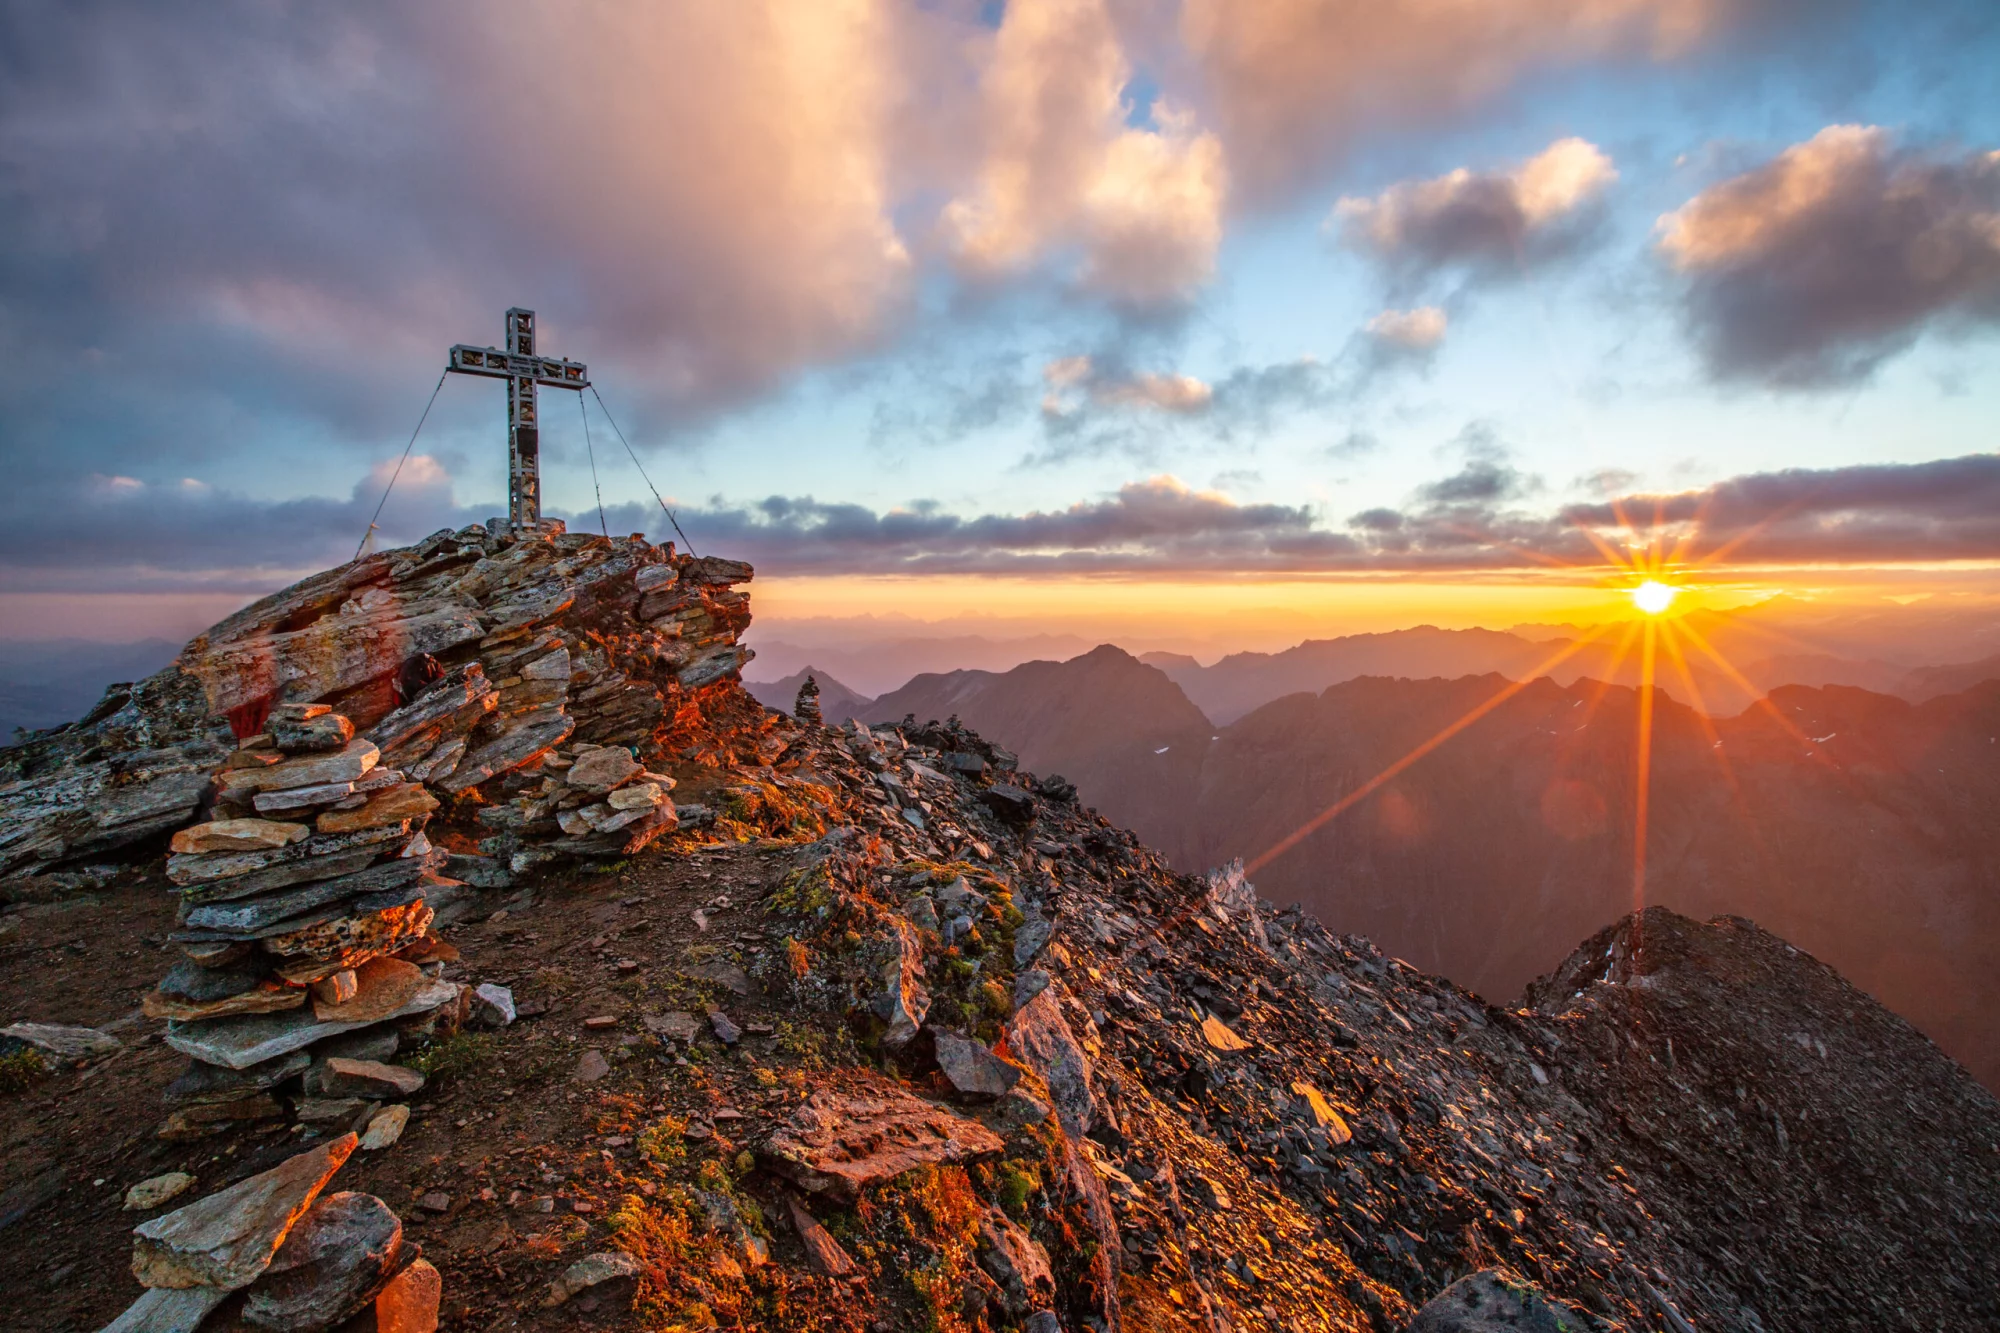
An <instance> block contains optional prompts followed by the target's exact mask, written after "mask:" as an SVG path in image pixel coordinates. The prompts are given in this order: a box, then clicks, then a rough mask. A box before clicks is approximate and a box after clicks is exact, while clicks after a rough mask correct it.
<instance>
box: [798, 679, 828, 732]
mask: <svg viewBox="0 0 2000 1333" xmlns="http://www.w3.org/2000/svg"><path fill="white" fill-rule="evenodd" d="M792 716H793V717H795V718H797V719H798V720H799V721H801V722H803V723H805V724H806V725H807V726H809V727H817V726H819V725H820V723H821V721H822V718H821V716H820V711H819V681H817V680H815V679H814V678H813V677H811V676H807V677H806V678H805V680H804V681H802V682H801V683H800V684H799V696H798V698H797V699H796V700H794V701H793V703H792Z"/></svg>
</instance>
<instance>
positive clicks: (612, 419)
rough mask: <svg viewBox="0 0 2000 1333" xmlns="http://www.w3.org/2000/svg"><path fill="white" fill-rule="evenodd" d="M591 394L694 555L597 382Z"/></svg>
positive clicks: (591, 388) (619, 441)
mask: <svg viewBox="0 0 2000 1333" xmlns="http://www.w3.org/2000/svg"><path fill="white" fill-rule="evenodd" d="M590 396H591V397H592V398H595V399H596V400H597V410H598V411H600V412H602V413H604V419H605V420H606V421H609V422H610V423H611V429H612V430H614V431H617V434H618V443H620V444H622V445H624V446H625V453H626V456H627V457H629V458H630V459H631V460H632V466H633V467H635V468H638V469H639V476H640V478H641V479H642V480H644V481H645V483H646V489H647V490H649V491H651V492H652V493H653V498H654V499H655V500H659V502H660V512H661V513H663V514H665V515H666V516H667V522H669V523H671V524H673V525H674V531H675V532H677V533H680V538H681V541H682V542H683V543H684V544H685V545H686V546H687V552H688V554H689V555H693V554H694V553H695V552H694V543H693V542H691V541H688V535H687V533H685V532H681V521H680V520H679V519H677V518H675V517H674V511H673V510H671V509H669V508H667V502H666V501H665V500H661V499H660V488H659V487H657V486H655V485H654V484H653V479H652V478H651V477H648V476H647V475H646V465H645V464H643V463H641V462H640V461H639V455H637V454H635V453H633V452H632V442H631V441H630V440H628V439H626V438H625V432H624V431H622V430H619V429H618V420H617V418H616V417H614V416H612V415H611V409H610V408H608V407H606V406H605V405H604V395H603V394H601V393H599V392H598V391H597V386H596V385H595V384H593V385H591V386H590Z"/></svg>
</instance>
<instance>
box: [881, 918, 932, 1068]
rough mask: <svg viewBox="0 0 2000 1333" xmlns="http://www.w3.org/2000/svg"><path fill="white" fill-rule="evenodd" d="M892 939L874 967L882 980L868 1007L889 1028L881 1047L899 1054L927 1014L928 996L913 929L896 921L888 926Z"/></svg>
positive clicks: (919, 943)
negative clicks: (880, 959) (884, 953)
mask: <svg viewBox="0 0 2000 1333" xmlns="http://www.w3.org/2000/svg"><path fill="white" fill-rule="evenodd" d="M890 926H891V928H892V930H893V938H891V939H889V940H887V941H886V942H885V945H884V949H883V950H882V951H885V952H886V956H885V957H883V958H882V961H881V962H880V963H878V964H876V966H875V971H876V974H877V975H878V976H880V978H881V988H880V989H879V990H878V991H877V992H876V994H875V998H874V1001H873V1002H872V1005H871V1007H872V1008H873V1009H874V1011H875V1016H876V1017H877V1018H880V1019H881V1020H883V1022H885V1023H887V1024H888V1030H887V1031H885V1032H884V1033H883V1034H882V1044H883V1045H884V1046H887V1047H888V1048H889V1049H891V1050H899V1049H901V1048H902V1047H904V1046H907V1045H908V1044H909V1043H910V1039H911V1038H913V1037H915V1036H916V1035H917V1031H918V1029H920V1028H921V1027H922V1026H923V1022H924V1015H926V1014H928V1013H929V1012H930V1007H931V997H930V992H929V991H927V990H925V989H924V983H923V971H924V945H923V941H922V940H921V939H920V938H919V937H918V935H917V930H916V927H915V926H913V925H911V924H910V923H909V922H908V921H905V920H902V919H901V918H897V919H896V920H894V921H892V922H890Z"/></svg>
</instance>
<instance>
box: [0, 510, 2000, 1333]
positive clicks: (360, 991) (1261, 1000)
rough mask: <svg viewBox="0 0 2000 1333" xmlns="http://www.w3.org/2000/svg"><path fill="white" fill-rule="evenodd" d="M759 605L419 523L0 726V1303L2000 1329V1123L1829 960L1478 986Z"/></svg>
mask: <svg viewBox="0 0 2000 1333" xmlns="http://www.w3.org/2000/svg"><path fill="white" fill-rule="evenodd" d="M749 577H750V570H749V569H748V567H747V566H743V565H739V564H735V563H732V562H728V561H722V560H715V559H713V558H709V559H703V560H696V559H694V558H692V557H689V556H686V555H683V554H676V553H675V552H674V551H673V549H672V548H671V547H655V546H652V545H651V544H649V543H646V542H644V541H643V540H642V539H632V540H629V541H608V540H606V539H604V538H589V537H582V536H572V535H569V534H565V533H560V532H554V531H545V532H535V533H528V534H525V535H511V534H501V533H497V532H491V531H488V530H486V529H481V528H472V529H466V530H463V531H460V532H455V533H452V532H447V533H439V534H438V535H436V536H434V537H432V538H430V539H428V540H427V541H425V542H423V543H420V544H419V545H417V546H415V547H411V548H407V549H404V550H397V551H390V552H385V553H382V554H380V555H372V556H369V557H367V558H366V559H363V560H361V561H357V562H355V563H354V564H351V565H348V566H344V567H342V568H341V569H338V570H334V571H330V572H329V573H327V574H324V575H321V576H318V577H317V578H315V579H311V580H308V581H307V582H306V583H304V584H301V585H299V586H298V587H296V588H293V589H289V590H287V591H286V592H284V593H281V594H278V595H277V596H275V597H272V598H269V599H266V600H265V601H264V602H262V603H259V604H258V605H257V606H255V607H252V608H250V609H249V610H247V611H246V612H244V613H242V614H241V615H239V616H236V617H233V618H232V619H231V620H229V621H227V622H224V624H222V625H220V626H217V627H216V629H215V630H214V631H212V632H211V633H210V634H208V635H206V636H203V638H201V639H198V640H196V641H195V643H193V644H191V645H189V647H188V649H187V650H186V651H185V652H184V653H183V654H182V655H181V657H180V658H179V659H178V660H177V662H176V663H175V665H174V666H172V667H170V668H168V670H166V671H165V672H162V673H161V674H160V675H158V676H156V677H153V678H151V679H150V680H147V681H143V682H139V683H137V684H134V685H131V686H124V687H119V688H117V689H115V690H114V691H113V692H112V694H111V695H110V696H108V697H107V698H106V700H105V701H104V703H103V704H100V706H99V707H98V708H97V709H95V710H93V712H92V713H91V714H90V715H88V716H87V717H86V718H85V719H83V720H82V721H80V722H79V723H77V724H75V725H73V726H71V727H69V728H65V729H62V730H60V731H58V732H56V733H54V734H51V735H45V736H43V737H41V738H40V739H38V740H36V741H34V742H33V743H32V744H30V745H28V746H26V747H23V749H22V750H21V751H19V752H10V754H9V756H8V759H7V763H8V764H9V765H10V770H9V776H10V777H11V778H12V779H13V781H12V783H11V785H9V786H8V787H6V788H4V789H0V807H3V808H4V814H0V818H4V820H5V823H4V824H0V855H4V856H5V857H6V858H7V859H6V866H7V868H8V870H9V872H10V878H9V879H8V880H7V881H5V885H6V892H7V894H8V907H7V910H6V912H5V913H4V914H0V948H4V950H5V954H4V956H5V958H6V959H7V960H8V964H7V967H8V970H7V972H6V973H5V974H4V975H0V1005H4V1009H0V1017H4V1018H6V1019H7V1020H9V1021H10V1022H11V1023H12V1026H10V1027H8V1028H7V1029H5V1031H4V1033H0V1072H4V1075H5V1078H4V1081H0V1089H4V1091H0V1097H4V1098H5V1099H6V1100H5V1102H0V1105H4V1106H5V1107H6V1114H5V1116H4V1123H5V1127H6V1128H5V1132H6V1134H7V1140H6V1143H7V1151H6V1152H5V1153H4V1154H0V1233H5V1235H4V1238H5V1239H6V1240H7V1241H9V1242H10V1243H9V1244H7V1245H5V1246H0V1287H4V1288H5V1289H6V1290H8V1291H9V1292H10V1293H22V1294H23V1298H21V1299H18V1300H17V1301H16V1302H15V1303H14V1305H13V1307H12V1308H11V1309H10V1320H11V1321H12V1323H11V1324H10V1326H19V1327H23V1328H36V1329H51V1330H53V1329H81V1328H102V1327H115V1328H121V1329H133V1330H136V1329H142V1328H183V1329H195V1328H206V1329H222V1328H231V1329H235V1328H251V1327H263V1328H274V1327H289V1328H322V1327H325V1328H334V1327H339V1328H348V1329H355V1328H374V1329H389V1328H396V1329H406V1328H407V1329H430V1328H451V1329H460V1328H463V1329H558V1328H562V1329H568V1328H577V1327H589V1328H633V1329H638V1328H645V1329H662V1330H664V1329H694V1328H717V1327H726V1328H741V1329H752V1328H755V1329H789V1328H796V1329H808V1328H810V1329H846V1330H855V1333H861V1331H862V1330H867V1331H868V1333H890V1331H891V1330H901V1329H931V1330H974V1329H987V1330H1001V1329H1010V1330H1011V1329H1022V1330H1033V1331H1034V1333H1056V1331H1058V1330H1070V1331H1071V1333H1083V1330H1095V1331H1097V1333H1110V1331H1111V1330H1121V1329H1123V1330H1150V1329H1159V1330H1189V1331H1190V1333H1192V1331H1193V1330H1202V1331H1203V1333H1214V1331H1216V1330H1252V1329H1257V1330H1264V1329H1274V1330H1287V1331H1288V1333H1303V1331H1304V1330H1335V1329H1338V1330H1403V1329H1419V1330H1426V1331H1442V1330H1457V1331H1459V1333H1470V1331H1471V1330H1483V1329H1488V1328H1528V1329H1564V1330H1583V1329H1588V1330H1600V1331H1601V1330H1608V1329H1625V1330H1639V1329H1645V1330H1666V1331H1667V1333H1688V1330H1692V1329H1701V1330H1709V1329H1714V1330H1745V1331H1746V1333H1778V1331H1779V1330H1792V1329H1801V1330H1803V1329H1813V1330H1820V1329H1883V1328H1912V1329H1961V1328H1979V1327H1992V1326H1995V1324H1996V1322H2000V1211H1997V1210H1996V1209H2000V1205H1996V1200H2000V1103H1996V1101H1995V1099H1994V1098H1993V1097H1992V1095H1991V1094H1990V1093H1988V1092H1986V1091H1985V1090H1984V1089H1983V1088H1981V1087H1980V1086H1979V1085H1978V1084H1977V1083H1975V1082H1974V1081H1973V1080H1972V1079H1971V1078H1970V1077H1969V1076H1968V1075H1967V1074H1966V1073H1965V1071H1964V1070H1963V1069H1962V1068H1960V1067H1959V1066H1958V1065H1956V1064H1955V1063H1954V1062H1952V1061H1951V1060H1950V1059H1949V1058H1947V1057H1945V1056H1944V1055H1942V1054H1941V1053H1940V1052H1939V1051H1938V1050H1937V1049H1936V1048H1935V1047H1934V1046H1932V1045H1931V1044H1930V1042H1929V1041H1927V1040H1926V1039H1925V1038H1924V1037H1922V1036H1921V1035H1919V1034H1918V1033H1917V1032H1916V1031H1914V1030H1913V1029H1912V1028H1910V1027H1909V1026H1908V1025H1907V1024H1905V1023H1904V1022H1903V1021H1902V1020H1900V1019H1898V1018H1896V1017H1895V1016H1894V1015H1893V1014H1891V1013H1889V1012H1888V1011H1887V1010H1885V1009H1884V1008H1882V1007H1881V1006H1880V1005H1879V1004H1877V1003H1876V1002H1875V1001H1873V1000H1871V999H1870V998H1869V997H1868V996H1867V995H1865V994H1863V993H1861V992H1860V991H1858V990H1856V989H1855V988H1854V987H1852V986H1851V985H1849V984H1848V983H1847V982H1845V981H1844V980H1842V978H1841V977H1840V976H1839V975H1837V974H1836V973H1835V972H1834V971H1832V970H1831V969H1830V968H1828V967H1826V966H1825V965H1823V964H1822V963H1820V962H1819V961H1817V960H1816V959H1814V958H1813V957H1811V956H1809V955H1807V954H1806V953H1804V952H1802V951H1800V950H1799V949H1797V948H1795V947H1794V946H1792V945H1790V944H1788V943H1786V942H1785V941H1784V940H1782V939H1779V938H1777V937H1776V936H1774V935H1772V934H1770V933H1768V932H1766V931H1764V930H1761V929H1759V928H1758V927H1757V926H1756V925H1754V924H1753V923H1751V922H1750V921H1748V920H1745V919H1741V918H1735V917H1718V918H1715V919H1713V920H1710V921H1708V922H1705V923H1704V922H1697V921H1694V920H1690V919H1687V918H1684V917H1681V916H1678V915H1675V914H1673V913H1671V912H1667V911H1665V910H1662V909H1658V908H1649V909H1647V910H1644V911H1641V912H1638V913H1635V914H1633V915H1629V916H1626V917H1624V918H1623V919H1622V920H1619V921H1616V922H1613V923H1611V924H1609V925H1608V926H1607V927H1606V928H1605V929H1604V930H1603V931H1602V932H1601V933H1599V934H1598V935H1596V936H1594V937H1593V938H1591V939H1589V940H1587V941H1585V942H1584V943H1583V945H1582V946H1581V947H1580V948H1579V949H1577V950H1576V952H1575V953H1574V954H1573V955H1572V956H1571V957H1570V958H1569V959H1568V960H1567V961H1566V962H1564V963H1563V964H1562V966H1561V967H1559V968H1558V969H1556V970H1555V971H1554V972H1552V973H1550V974H1549V975H1547V976H1545V977H1543V978H1541V979H1540V980H1539V981H1537V982H1536V983H1535V985H1534V986H1533V987H1532V988H1531V989H1530V992H1529V995H1528V996H1527V998H1526V1002H1525V1003H1523V1004H1520V1005H1511V1006H1510V1005H1500V1004H1494V1003H1491V1002H1489V1001H1488V1000H1486V999H1482V998H1480V997H1478V996H1476V995H1473V994H1471V993H1468V992H1466V991H1464V990H1461V989H1459V988H1457V987H1455V986H1453V985H1451V984H1449V983H1448V982H1445V981H1443V980H1441V979H1439V978H1436V977H1433V976H1429V975H1426V974H1424V973H1423V972H1421V971H1419V970H1417V969H1416V968H1413V967H1411V966H1409V965H1408V964H1406V963H1403V962H1401V961H1399V960H1397V959H1394V958H1390V957H1386V956H1384V955H1383V954H1382V953H1381V952H1380V951H1379V950H1378V949H1376V948H1375V947H1374V946H1373V945H1371V944H1370V943H1369V942H1368V941H1367V940H1365V939H1361V938H1358V937H1354V936H1343V935H1339V934H1335V933H1333V932H1331V931H1329V930H1327V929H1326V928H1325V927H1324V926H1323V925H1321V924H1320V923H1319V922H1318V921H1316V920H1315V919H1314V918H1313V917H1311V916H1310V915H1309V914H1307V913H1306V912H1305V911H1303V910H1302V909H1300V908H1297V907H1293V908H1288V909H1279V908H1277V907H1275V906H1274V905H1273V904H1271V903H1270V902H1268V901H1265V900H1264V899H1263V898H1262V897H1260V895H1259V894H1258V892H1257V889H1256V886H1255V885H1254V884H1253V883H1251V882H1250V881H1249V880H1247V879H1246V878H1245V877H1244V875H1243V873H1242V871H1241V869H1240V868H1239V867H1226V868H1223V869H1221V870H1218V871H1215V872H1213V873H1211V874H1208V875H1205V876H1195V875H1188V874H1183V873H1177V872H1176V871H1174V870H1173V869H1172V868H1171V867H1170V866H1169V865H1168V863H1167V862H1166V861H1165V860H1164V859H1163V858H1162V856H1161V855H1160V854H1158V853H1157V852H1155V851H1154V850H1152V849H1151V848H1149V847H1147V846H1146V845H1144V844H1143V843H1142V842H1140V841H1139V839H1137V838H1136V837H1135V836H1134V835H1132V834H1131V833H1129V832H1127V831H1125V830H1123V829H1120V828H1117V827H1115V826H1114V825H1112V824H1111V823H1110V822H1109V821H1108V820H1107V819H1105V818H1103V817H1102V816H1100V815H1098V814H1097V813H1096V812H1094V811H1093V810H1091V809H1089V808H1088V807H1086V806H1084V805H1082V804H1081V803H1080V801H1079V798H1078V795H1077V790H1076V788H1075V787H1074V786H1073V785H1071V784H1070V783H1068V782H1066V781H1064V780H1063V779H1062V778H1060V777H1058V776H1056V775H1054V774H1047V773H1045V774H1041V775H1039V776H1038V775H1035V774H1031V773H1028V772H1024V771H1021V770H1020V768H1019V766H1018V764H1017V762H1016V760H1015V758H1014V756H1013V755H1012V754H1010V753H1009V752H1008V751H1007V750H1005V749H1002V748H1000V747H998V746H996V745H994V744H993V743H991V742H990V741H988V740H987V739H985V738H982V737H981V736H980V735H978V734H976V733H975V732H973V731H971V730H969V729H967V728H966V727H964V726H962V725H960V724H958V723H957V722H956V721H955V720H952V719H947V720H946V721H943V722H937V721H920V720H918V719H917V718H915V717H911V718H909V719H907V720H906V721H905V722H904V723H903V724H901V725H897V726H878V727H869V726H865V725H862V724H860V723H858V722H851V721H850V722H848V723H846V724H845V725H842V726H838V727H829V726H825V725H821V724H819V723H816V722H814V721H813V720H812V710H811V709H810V708H799V709H797V712H798V713H799V714H801V716H796V717H795V716H786V715H783V714H780V713H778V712H774V711H770V710H767V709H764V708H763V707H761V706H759V705H757V704H756V703H755V702H754V701H753V700H751V699H750V698H749V697H748V695H747V694H745V693H744V691H743V689H742V687H741V685H740V683H739V678H738V675H737V673H738V671H739V669H740V667H741V665H742V663H743V661H744V660H746V658H747V650H746V649H744V648H742V647H741V646H740V644H739V643H738V642H737V639H738V636H740V634H741V632H742V630H743V629H744V628H745V627H746V626H747V624H748V619H749V608H748V601H747V595H746V594H745V593H743V592H742V591H741V590H740V589H739V587H738V586H737V585H740V584H742V583H744V582H746V581H747V580H748V579H749ZM447 934H449V936H450V938H449V940H447V938H446V935H447ZM336 1175H338V1181H337V1183H336V1181H335V1177H336ZM162 1210H170V1211H162ZM135 1228H136V1233H135ZM30 1237H32V1238H33V1240H34V1242H35V1243H34V1244H32V1245H29V1244H23V1243H21V1242H22V1241H25V1240H27V1239H29V1238H30ZM420 1255H421V1257H419V1256H420ZM135 1279H136V1281H135ZM121 1312H122V1313H121Z"/></svg>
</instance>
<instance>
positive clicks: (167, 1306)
mask: <svg viewBox="0 0 2000 1333" xmlns="http://www.w3.org/2000/svg"><path fill="white" fill-rule="evenodd" d="M228 1299H229V1293H228V1292H226V1291H223V1290H221V1289H220V1288H218V1287H189V1288H187V1289H185V1290H175V1289H173V1288H171V1287H153V1288H150V1289H149V1290H148V1291H147V1292H146V1294H145V1295H143V1296H141V1297H140V1298H139V1299H138V1300H136V1301H133V1302H132V1303H131V1304H130V1305H128V1306H126V1307H125V1313H124V1314H121V1315H119V1316H118V1317H117V1318H116V1319H114V1320H112V1321H111V1322H110V1323H108V1324H106V1325H105V1326H104V1327H103V1328H101V1329H99V1330H98V1333H195V1330H196V1329H198V1328H200V1327H201V1321H202V1320H204V1319H206V1318H208V1316H209V1314H210V1313H211V1312H212V1311H213V1310H214V1309H215V1307H216V1306H218V1305H220V1304H222V1303H223V1302H224V1301H226V1300H228Z"/></svg>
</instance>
